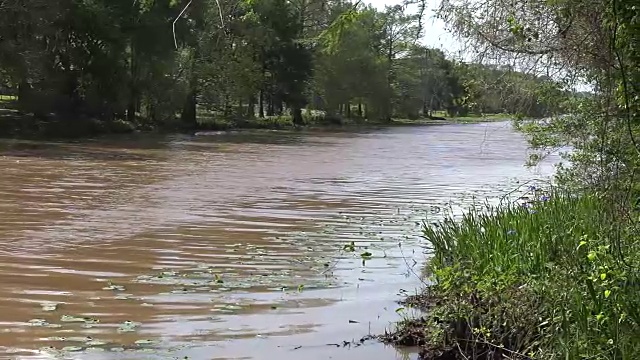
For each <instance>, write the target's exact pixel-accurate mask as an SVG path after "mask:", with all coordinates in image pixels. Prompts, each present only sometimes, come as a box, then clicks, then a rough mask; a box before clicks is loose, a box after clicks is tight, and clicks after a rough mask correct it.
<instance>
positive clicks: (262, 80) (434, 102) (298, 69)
mask: <svg viewBox="0 0 640 360" xmlns="http://www.w3.org/2000/svg"><path fill="white" fill-rule="evenodd" d="M408 5H410V3H409V2H407V3H405V4H403V5H397V6H392V7H387V8H386V9H385V10H384V11H379V10H376V9H374V8H371V7H366V6H364V5H362V4H360V2H357V3H350V2H344V1H325V0H320V1H318V0H215V1H214V0H191V1H187V0H109V1H107V0H53V1H43V0H29V1H22V0H7V1H2V3H1V4H0V10H1V11H0V89H1V91H0V92H2V93H3V94H4V95H14V96H17V102H18V103H17V108H18V109H19V110H20V111H21V112H22V113H24V114H34V115H35V116H36V117H38V118H41V119H47V118H51V117H52V116H58V117H64V118H67V119H73V121H76V122H78V121H88V120H82V119H101V120H113V119H121V120H124V119H127V120H129V121H130V122H136V121H138V122H139V121H143V122H146V123H147V124H171V123H174V124H175V123H176V122H178V123H179V124H182V125H185V126H189V127H196V126H206V123H207V122H208V121H210V120H212V119H213V120H216V119H221V118H222V119H231V120H233V121H236V122H243V121H247V120H251V119H252V118H254V117H260V118H262V117H270V116H280V115H283V114H289V115H290V116H291V117H292V119H293V122H294V123H295V124H300V123H302V122H303V121H304V120H305V119H303V115H304V114H310V116H311V115H313V114H321V115H322V116H326V117H327V118H329V119H336V120H340V119H341V118H367V119H371V120H381V119H382V120H384V119H390V118H392V117H402V118H406V117H411V118H415V117H418V116H421V115H431V113H432V112H433V111H441V110H446V111H448V112H449V113H450V114H452V115H460V114H462V115H463V114H466V113H468V112H476V113H480V112H485V113H501V112H514V111H516V110H521V108H516V105H517V103H519V102H523V103H527V104H532V105H533V104H535V106H531V107H530V108H529V109H531V111H529V110H527V111H525V113H526V115H532V116H541V115H545V114H547V113H549V112H550V108H551V106H548V105H547V104H545V103H544V101H541V98H538V95H537V94H535V93H534V92H527V91H525V89H530V85H538V84H542V83H547V82H549V81H550V80H549V79H545V78H540V77H531V76H528V75H525V74H523V73H518V72H515V71H513V69H511V68H501V67H496V66H483V65H473V64H464V63H459V62H455V61H452V60H451V59H447V58H446V57H445V55H444V54H443V53H442V52H441V51H439V50H434V49H428V48H425V47H423V46H420V45H419V42H418V41H419V39H420V37H421V36H423V35H424V34H422V29H421V18H422V14H421V13H411V12H410V11H408V10H407V9H408V8H409V6H408ZM503 76H509V77H513V78H514V79H515V78H518V83H519V84H518V85H517V86H516V87H515V88H514V89H515V90H516V91H518V92H519V96H520V97H519V98H518V100H516V101H515V102H514V100H513V97H512V96H510V97H508V98H507V97H506V96H504V95H505V94H507V93H509V94H510V95H512V94H513V90H514V89H506V88H502V87H500V83H499V81H497V79H498V78H500V77H503ZM5 105H6V104H5ZM553 106H555V105H553ZM305 108H306V109H310V110H318V111H319V112H305V111H303V109H305Z"/></svg>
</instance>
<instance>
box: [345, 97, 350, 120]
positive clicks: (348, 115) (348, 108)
mask: <svg viewBox="0 0 640 360" xmlns="http://www.w3.org/2000/svg"><path fill="white" fill-rule="evenodd" d="M344 106H345V108H346V110H347V119H351V103H350V102H348V101H347V103H346V104H344Z"/></svg>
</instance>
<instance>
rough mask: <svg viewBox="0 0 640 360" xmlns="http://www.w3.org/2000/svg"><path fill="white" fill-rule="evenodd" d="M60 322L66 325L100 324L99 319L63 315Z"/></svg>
mask: <svg viewBox="0 0 640 360" xmlns="http://www.w3.org/2000/svg"><path fill="white" fill-rule="evenodd" d="M60 321H62V322H66V323H85V324H97V323H98V322H100V321H99V320H98V319H94V318H90V317H81V316H71V315H62V316H61V317H60Z"/></svg>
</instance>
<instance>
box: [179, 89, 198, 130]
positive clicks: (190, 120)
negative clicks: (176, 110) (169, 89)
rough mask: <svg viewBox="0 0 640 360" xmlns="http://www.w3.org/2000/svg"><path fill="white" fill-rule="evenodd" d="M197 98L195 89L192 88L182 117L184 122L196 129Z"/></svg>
mask: <svg viewBox="0 0 640 360" xmlns="http://www.w3.org/2000/svg"><path fill="white" fill-rule="evenodd" d="M196 96H197V94H196V90H195V87H194V86H191V90H190V91H189V94H187V98H186V99H185V101H184V105H183V107H182V115H181V116H180V119H181V120H182V122H183V123H184V124H185V125H187V126H189V127H191V128H195V127H196V126H197V124H198V123H197V121H196V105H197V101H196Z"/></svg>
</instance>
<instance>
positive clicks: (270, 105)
mask: <svg viewBox="0 0 640 360" xmlns="http://www.w3.org/2000/svg"><path fill="white" fill-rule="evenodd" d="M274 113H275V109H274V103H273V94H269V103H268V104H267V116H273V114H274Z"/></svg>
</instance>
